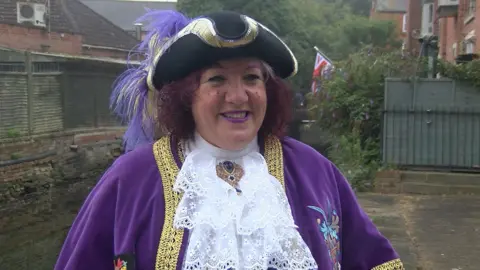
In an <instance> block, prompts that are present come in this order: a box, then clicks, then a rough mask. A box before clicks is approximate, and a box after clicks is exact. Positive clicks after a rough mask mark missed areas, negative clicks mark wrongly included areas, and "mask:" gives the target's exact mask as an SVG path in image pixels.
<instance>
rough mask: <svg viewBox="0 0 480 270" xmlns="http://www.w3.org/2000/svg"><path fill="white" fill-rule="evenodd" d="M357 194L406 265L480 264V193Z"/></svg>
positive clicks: (451, 269)
mask: <svg viewBox="0 0 480 270" xmlns="http://www.w3.org/2000/svg"><path fill="white" fill-rule="evenodd" d="M358 197H359V199H360V203H361V204H362V206H363V207H364V209H365V210H366V211H367V213H368V214H369V215H370V217H371V218H372V220H373V221H374V222H375V223H376V224H377V226H378V228H379V229H380V231H382V233H383V234H384V235H385V236H387V237H388V238H389V239H390V241H391V242H392V244H393V245H394V246H395V248H396V249H397V251H398V253H399V254H400V256H401V257H402V260H403V261H404V264H405V268H406V269H408V270H410V269H417V270H420V269H421V270H478V269H480V267H479V263H478V261H479V260H480V196H476V197H475V196H409V195H382V194H359V195H358Z"/></svg>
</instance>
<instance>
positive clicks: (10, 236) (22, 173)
mask: <svg viewBox="0 0 480 270" xmlns="http://www.w3.org/2000/svg"><path fill="white" fill-rule="evenodd" d="M93 131H94V132H93ZM93 131H92V130H91V131H89V132H88V131H82V133H80V131H77V133H58V134H50V135H48V136H39V137H36V138H33V139H30V140H22V141H15V142H13V141H12V142H10V143H4V144H0V239H2V241H0V242H2V243H5V244H4V245H0V262H1V263H2V266H3V268H5V269H30V268H32V267H33V268H35V269H52V267H53V265H54V264H55V261H56V258H57V254H58V252H59V251H60V247H61V246H62V243H63V241H64V237H65V236H66V233H67V231H68V229H69V227H70V225H71V224H72V221H73V219H74V218H75V215H76V213H77V212H78V209H79V207H80V206H81V204H82V202H83V201H84V200H85V198H86V196H87V195H88V193H89V191H90V190H91V188H92V187H93V186H94V185H95V183H96V181H97V180H98V179H99V178H100V177H101V175H102V174H103V172H104V171H105V169H106V168H107V167H108V166H109V165H110V164H111V162H112V161H113V160H114V159H115V158H116V157H118V156H119V155H120V154H121V148H120V143H119V140H118V139H119V137H121V135H122V134H123V130H122V129H117V130H113V129H112V130H93ZM52 150H53V152H54V154H53V155H52V154H50V155H48V156H46V155H44V157H42V158H38V159H36V160H31V161H26V162H17V164H11V165H5V162H6V160H4V158H8V156H9V154H11V153H13V152H16V153H19V154H21V156H22V158H23V159H26V158H28V157H30V158H32V157H34V156H35V155H37V156H38V154H39V153H40V154H41V153H46V154H49V152H50V153H51V152H52ZM19 156H20V155H19ZM17 161H19V160H17ZM2 162H3V163H2ZM7 243H9V244H7Z"/></svg>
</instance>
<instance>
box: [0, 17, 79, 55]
mask: <svg viewBox="0 0 480 270" xmlns="http://www.w3.org/2000/svg"><path fill="white" fill-rule="evenodd" d="M0 45H1V46H5V47H8V48H15V49H20V50H32V51H48V52H55V53H65V54H81V52H82V36H80V35H72V34H67V33H62V34H60V33H54V32H51V33H48V32H47V31H45V30H44V29H37V28H28V27H20V26H15V25H8V24H0Z"/></svg>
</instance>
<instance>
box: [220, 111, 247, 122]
mask: <svg viewBox="0 0 480 270" xmlns="http://www.w3.org/2000/svg"><path fill="white" fill-rule="evenodd" d="M220 115H221V116H223V118H225V119H226V120H228V121H230V122H233V123H241V122H245V121H247V119H248V117H249V116H250V112H249V111H235V112H226V113H221V114H220Z"/></svg>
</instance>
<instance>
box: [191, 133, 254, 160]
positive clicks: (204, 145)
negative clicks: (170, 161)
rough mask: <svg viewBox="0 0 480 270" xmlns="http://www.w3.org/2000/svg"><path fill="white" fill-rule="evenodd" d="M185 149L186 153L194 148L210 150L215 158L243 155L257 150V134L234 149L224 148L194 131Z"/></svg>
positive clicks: (232, 157) (231, 157)
mask: <svg viewBox="0 0 480 270" xmlns="http://www.w3.org/2000/svg"><path fill="white" fill-rule="evenodd" d="M185 150H186V151H185V154H186V155H188V153H190V152H192V151H194V150H203V151H207V152H210V154H211V155H213V156H215V157H216V158H220V159H235V158H240V157H242V156H245V155H247V154H249V153H251V152H259V147H258V139H257V136H255V138H253V140H252V141H251V142H250V143H248V144H247V145H246V146H245V147H244V148H242V149H239V150H235V151H231V150H226V149H222V148H220V147H217V146H215V145H214V144H212V143H209V142H207V141H206V140H205V139H204V138H203V137H202V136H201V135H200V134H199V133H197V132H196V133H195V136H194V138H193V139H191V140H189V141H188V142H186V144H185Z"/></svg>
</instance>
